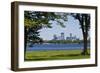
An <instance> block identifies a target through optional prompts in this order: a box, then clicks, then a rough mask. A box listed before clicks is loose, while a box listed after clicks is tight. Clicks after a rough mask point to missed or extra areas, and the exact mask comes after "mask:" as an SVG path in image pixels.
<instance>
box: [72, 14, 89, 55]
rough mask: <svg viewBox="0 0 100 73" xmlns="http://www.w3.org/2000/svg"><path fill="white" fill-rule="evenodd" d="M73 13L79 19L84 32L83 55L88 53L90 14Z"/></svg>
mask: <svg viewBox="0 0 100 73" xmlns="http://www.w3.org/2000/svg"><path fill="white" fill-rule="evenodd" d="M71 15H72V16H73V17H74V18H75V19H77V20H78V21H79V24H80V26H81V30H82V34H83V42H84V49H83V51H82V55H86V54H88V52H87V43H88V40H87V38H88V35H89V29H90V14H80V13H71Z"/></svg>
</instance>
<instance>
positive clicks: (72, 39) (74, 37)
mask: <svg viewBox="0 0 100 73" xmlns="http://www.w3.org/2000/svg"><path fill="white" fill-rule="evenodd" d="M66 40H71V41H74V40H79V38H77V37H76V36H73V35H72V33H70V36H69V37H66Z"/></svg>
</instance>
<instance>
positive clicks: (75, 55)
mask: <svg viewBox="0 0 100 73" xmlns="http://www.w3.org/2000/svg"><path fill="white" fill-rule="evenodd" d="M81 52H82V50H45V51H27V52H26V56H25V61H40V60H71V59H86V58H90V55H81ZM88 53H89V54H90V50H88Z"/></svg>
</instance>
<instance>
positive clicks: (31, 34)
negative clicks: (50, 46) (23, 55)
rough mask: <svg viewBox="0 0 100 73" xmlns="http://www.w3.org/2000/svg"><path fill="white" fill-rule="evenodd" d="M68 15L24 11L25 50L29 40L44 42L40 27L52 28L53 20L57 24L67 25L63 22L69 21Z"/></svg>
mask: <svg viewBox="0 0 100 73" xmlns="http://www.w3.org/2000/svg"><path fill="white" fill-rule="evenodd" d="M66 15H67V14H66V13H56V12H36V11H24V24H25V25H24V29H25V30H24V33H25V52H26V46H27V42H31V43H40V42H43V39H42V38H40V37H39V30H40V29H42V28H52V25H51V24H52V22H56V24H57V25H60V26H61V27H65V26H64V24H63V22H64V21H67V16H66Z"/></svg>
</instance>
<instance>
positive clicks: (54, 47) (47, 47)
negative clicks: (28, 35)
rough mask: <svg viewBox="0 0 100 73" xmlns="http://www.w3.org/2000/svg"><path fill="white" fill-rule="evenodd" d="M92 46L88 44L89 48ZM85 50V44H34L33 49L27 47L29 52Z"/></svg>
mask: <svg viewBox="0 0 100 73" xmlns="http://www.w3.org/2000/svg"><path fill="white" fill-rule="evenodd" d="M89 47H90V45H89V44H88V48H89ZM72 49H74V50H75V49H76V50H77V49H83V44H77V43H74V44H34V45H32V46H31V47H29V46H28V47H27V50H28V51H35V50H36V51H37V50H72Z"/></svg>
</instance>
